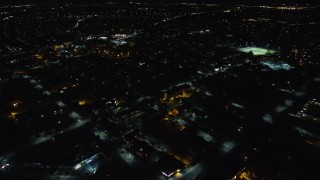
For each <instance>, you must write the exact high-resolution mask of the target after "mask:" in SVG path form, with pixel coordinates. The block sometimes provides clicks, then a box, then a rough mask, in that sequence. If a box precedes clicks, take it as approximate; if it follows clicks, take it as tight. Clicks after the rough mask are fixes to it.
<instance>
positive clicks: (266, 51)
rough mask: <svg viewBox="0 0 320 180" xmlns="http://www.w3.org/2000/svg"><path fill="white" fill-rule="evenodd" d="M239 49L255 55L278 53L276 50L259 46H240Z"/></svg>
mask: <svg viewBox="0 0 320 180" xmlns="http://www.w3.org/2000/svg"><path fill="white" fill-rule="evenodd" d="M238 50H239V51H241V52H245V53H249V52H252V54H253V55H254V56H262V55H272V54H275V53H276V51H275V50H271V49H265V48H258V47H245V48H239V49H238Z"/></svg>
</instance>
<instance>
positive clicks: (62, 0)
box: [0, 0, 320, 5]
mask: <svg viewBox="0 0 320 180" xmlns="http://www.w3.org/2000/svg"><path fill="white" fill-rule="evenodd" d="M110 2H114V3H128V2H134V3H169V4H171V3H199V4H203V3H207V4H220V5H241V4H244V5H281V4H283V5H308V4H310V5H319V4H320V3H319V1H316V0H307V1H302V0H280V1H279V0H257V1H250V0H175V1H171V0H156V1H150V0H131V1H130V0H119V1H110V0H90V1H88V0H54V1H46V0H13V1H8V2H5V1H2V2H1V3H0V4H3V5H10V4H12V5H14V4H15V5H24V4H67V3H72V4H104V3H110Z"/></svg>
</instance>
